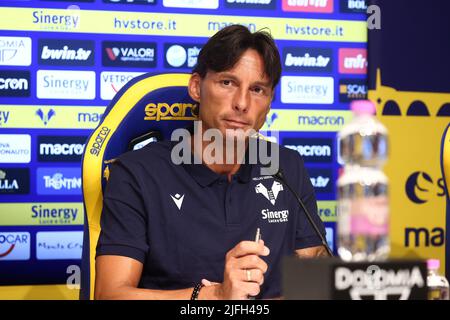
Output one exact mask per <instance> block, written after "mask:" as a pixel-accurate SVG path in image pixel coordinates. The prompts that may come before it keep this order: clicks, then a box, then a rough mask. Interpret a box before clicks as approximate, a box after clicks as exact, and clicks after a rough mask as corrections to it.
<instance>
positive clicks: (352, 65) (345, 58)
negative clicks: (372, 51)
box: [339, 48, 368, 74]
mask: <svg viewBox="0 0 450 320" xmlns="http://www.w3.org/2000/svg"><path fill="white" fill-rule="evenodd" d="M367 67H368V60H367V49H363V48H356V49H346V48H341V49H339V73H343V74H367Z"/></svg>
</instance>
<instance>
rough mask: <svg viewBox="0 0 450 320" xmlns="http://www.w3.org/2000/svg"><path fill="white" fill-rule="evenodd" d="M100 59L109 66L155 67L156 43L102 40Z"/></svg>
mask: <svg viewBox="0 0 450 320" xmlns="http://www.w3.org/2000/svg"><path fill="white" fill-rule="evenodd" d="M102 61H103V65H104V66H109V67H137V68H154V67H156V43H154V42H113V41H103V43H102Z"/></svg>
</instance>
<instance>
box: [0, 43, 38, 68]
mask: <svg viewBox="0 0 450 320" xmlns="http://www.w3.org/2000/svg"><path fill="white" fill-rule="evenodd" d="M29 65H31V38H28V37H0V66H29Z"/></svg>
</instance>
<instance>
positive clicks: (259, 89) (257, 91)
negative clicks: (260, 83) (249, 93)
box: [253, 87, 264, 93]
mask: <svg viewBox="0 0 450 320" xmlns="http://www.w3.org/2000/svg"><path fill="white" fill-rule="evenodd" d="M253 91H254V92H255V93H263V92H264V90H263V88H261V87H255V88H253Z"/></svg>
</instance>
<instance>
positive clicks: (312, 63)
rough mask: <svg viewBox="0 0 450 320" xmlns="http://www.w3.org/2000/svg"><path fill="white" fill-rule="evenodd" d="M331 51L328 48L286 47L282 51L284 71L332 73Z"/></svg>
mask: <svg viewBox="0 0 450 320" xmlns="http://www.w3.org/2000/svg"><path fill="white" fill-rule="evenodd" d="M332 57H333V50H332V49H328V48H300V47H286V48H284V49H283V62H284V69H285V70H287V71H306V72H308V71H318V72H332V71H333V60H332Z"/></svg>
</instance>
